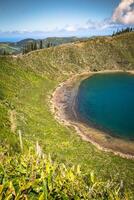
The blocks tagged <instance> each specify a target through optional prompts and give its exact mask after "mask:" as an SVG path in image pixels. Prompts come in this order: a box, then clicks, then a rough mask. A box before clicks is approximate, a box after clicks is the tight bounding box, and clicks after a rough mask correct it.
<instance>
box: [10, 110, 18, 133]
mask: <svg viewBox="0 0 134 200" xmlns="http://www.w3.org/2000/svg"><path fill="white" fill-rule="evenodd" d="M9 113H10V114H9V120H10V124H11V131H12V132H13V133H15V132H16V128H17V126H16V111H15V110H10V112H9Z"/></svg>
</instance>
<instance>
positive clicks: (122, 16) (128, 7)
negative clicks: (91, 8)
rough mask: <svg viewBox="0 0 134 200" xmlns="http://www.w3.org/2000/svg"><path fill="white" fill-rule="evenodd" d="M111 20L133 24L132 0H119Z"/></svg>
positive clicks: (133, 10)
mask: <svg viewBox="0 0 134 200" xmlns="http://www.w3.org/2000/svg"><path fill="white" fill-rule="evenodd" d="M112 20H113V22H117V23H122V24H126V25H130V24H131V25H133V24H134V0H121V2H120V4H119V5H118V7H117V8H116V9H115V11H114V13H113V16H112Z"/></svg>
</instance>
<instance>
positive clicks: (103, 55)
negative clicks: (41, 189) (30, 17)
mask: <svg viewBox="0 0 134 200" xmlns="http://www.w3.org/2000/svg"><path fill="white" fill-rule="evenodd" d="M133 41H134V33H128V34H123V35H120V36H117V37H98V38H95V39H92V40H86V41H83V42H75V43H74V44H66V45H62V46H58V47H53V48H48V49H45V50H44V49H43V50H40V51H35V52H32V53H29V54H26V55H25V56H20V57H17V58H14V57H8V56H5V57H4V56H3V57H0V111H1V112H0V121H1V123H0V130H1V131H0V144H1V146H4V147H6V148H8V149H10V153H14V152H15V151H20V148H19V141H18V140H19V139H18V138H19V137H18V131H19V130H20V131H21V133H22V138H23V144H24V149H25V150H26V151H27V149H28V148H29V146H32V145H35V143H36V141H38V142H39V144H40V145H41V147H42V148H43V151H44V152H46V153H51V155H52V158H55V159H57V160H60V161H62V162H67V163H69V164H72V163H73V164H80V165H81V166H82V170H83V171H84V172H86V173H88V172H89V171H90V170H95V173H96V175H97V176H98V177H99V178H100V179H103V180H106V179H108V178H109V179H110V178H111V177H112V179H113V180H114V181H115V182H116V181H117V182H120V181H121V180H123V182H124V185H125V187H126V188H129V189H131V188H133V186H134V180H133V175H134V174H133V167H134V161H132V160H126V159H123V158H120V157H118V156H114V155H113V154H110V153H105V152H101V151H99V150H97V149H96V148H95V147H94V146H93V145H91V144H89V143H86V142H84V141H82V140H81V139H80V138H79V136H77V135H76V133H75V131H74V130H73V129H71V128H66V127H64V126H62V125H60V124H59V123H58V122H57V121H56V120H55V119H54V116H53V115H52V113H51V111H50V103H49V100H50V97H51V94H52V92H53V90H54V89H55V88H56V87H57V85H58V84H59V83H60V82H62V81H64V80H66V79H67V78H68V77H70V75H72V74H75V73H80V72H83V71H88V70H92V71H96V70H97V71H98V70H103V69H123V70H128V69H129V70H132V69H134V46H133ZM12 123H15V126H14V127H15V128H14V129H12ZM13 130H14V131H13Z"/></svg>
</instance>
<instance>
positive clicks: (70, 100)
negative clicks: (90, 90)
mask: <svg viewBox="0 0 134 200" xmlns="http://www.w3.org/2000/svg"><path fill="white" fill-rule="evenodd" d="M116 72H123V71H121V70H106V71H100V72H84V73H81V74H76V75H74V76H72V77H71V78H70V79H68V80H67V81H65V82H63V83H61V84H60V85H59V86H58V87H57V88H56V89H55V91H54V92H53V94H52V98H51V110H52V112H53V114H54V116H55V118H56V119H57V120H58V121H59V122H60V123H62V124H64V125H66V126H72V127H74V128H75V130H76V133H77V134H78V135H79V136H80V137H81V138H82V139H83V140H85V141H87V142H90V143H92V144H93V145H95V146H96V147H97V148H98V149H100V150H103V151H107V152H112V153H114V154H115V155H119V156H121V157H123V158H127V159H134V141H126V140H123V139H120V138H116V137H113V136H112V135H110V134H108V133H106V132H104V131H103V130H99V129H97V128H96V127H95V126H93V125H92V124H91V126H90V125H87V124H86V123H84V122H82V121H81V120H80V119H79V117H78V114H77V112H76V108H75V105H76V98H77V93H78V89H79V85H80V83H81V81H82V80H84V79H86V78H88V77H90V76H92V75H94V74H96V73H116ZM127 72H128V73H131V74H134V71H127Z"/></svg>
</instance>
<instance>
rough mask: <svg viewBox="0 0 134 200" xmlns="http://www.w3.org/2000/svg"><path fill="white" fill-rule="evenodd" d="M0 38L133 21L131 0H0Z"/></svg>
mask: <svg viewBox="0 0 134 200" xmlns="http://www.w3.org/2000/svg"><path fill="white" fill-rule="evenodd" d="M0 19H1V20H0V38H2V37H3V38H4V37H5V38H11V37H12V38H17V37H18V38H19V37H20V38H21V37H23V38H24V37H30V36H31V37H32V36H33V37H47V36H71V35H73V36H74V35H76V36H90V35H103V34H109V33H111V32H112V31H113V30H114V29H117V28H118V27H122V26H128V25H131V26H133V25H134V0H23V1H19V0H4V1H2V0H0Z"/></svg>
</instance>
